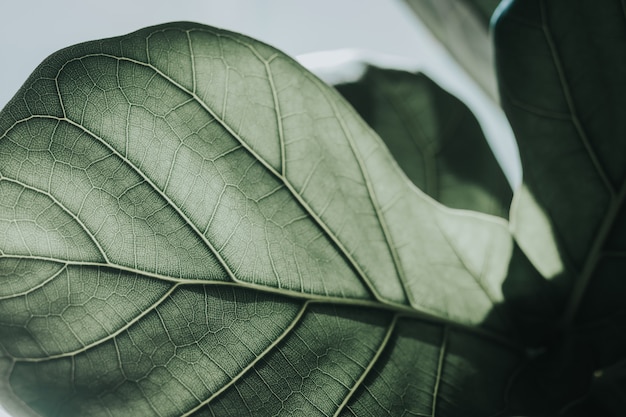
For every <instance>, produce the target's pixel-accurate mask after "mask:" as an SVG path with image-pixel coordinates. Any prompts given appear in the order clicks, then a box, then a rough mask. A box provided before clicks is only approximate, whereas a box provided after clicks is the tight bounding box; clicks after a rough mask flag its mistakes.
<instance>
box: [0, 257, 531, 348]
mask: <svg viewBox="0 0 626 417" xmlns="http://www.w3.org/2000/svg"><path fill="white" fill-rule="evenodd" d="M3 257H4V258H12V259H26V260H38V261H47V262H54V263H59V264H62V265H65V267H66V268H67V267H72V266H83V267H93V268H105V269H109V270H116V271H120V272H124V273H130V274H136V275H140V276H143V277H146V278H152V279H158V280H162V281H165V282H170V283H172V284H173V286H172V287H176V288H180V287H187V286H198V285H207V286H221V287H234V288H238V289H246V290H251V291H257V292H261V293H264V294H268V295H279V296H282V297H285V298H289V299H291V300H296V301H300V302H308V303H315V304H333V305H341V306H347V307H361V308H367V309H376V310H383V311H388V312H390V313H393V314H397V315H398V317H399V318H402V317H406V318H408V319H412V320H421V321H424V322H429V323H435V324H438V325H442V326H450V327H453V328H457V329H459V330H462V331H464V332H467V333H470V334H474V335H476V336H479V337H483V338H485V339H487V340H491V341H493V342H495V343H498V344H500V345H502V346H505V347H507V348H509V349H512V350H514V351H518V352H521V351H522V347H520V346H519V345H518V344H517V343H516V342H515V341H513V340H511V339H510V338H508V337H506V336H504V335H501V334H499V333H494V332H492V331H490V330H488V329H485V328H482V327H477V326H474V325H469V324H464V323H460V322H455V321H452V320H450V319H445V318H443V317H440V316H438V315H436V314H435V313H428V312H424V311H420V310H416V309H415V308H412V307H409V306H407V305H405V304H397V303H380V302H378V301H376V300H367V299H356V298H346V297H335V296H328V295H319V294H307V293H302V292H299V291H295V290H286V289H281V288H276V287H269V286H265V285H260V284H252V283H248V282H242V283H238V282H229V281H213V280H206V281H203V280H198V279H180V278H173V277H170V276H166V275H161V274H158V273H151V272H146V271H141V270H137V269H134V268H130V267H126V266H123V265H115V264H107V263H100V262H81V261H67V260H61V259H55V258H50V257H42V256H27V255H24V256H20V255H9V256H3ZM47 284H49V282H48V283H47ZM170 291H171V288H170V289H169V290H168V292H170ZM166 299H167V297H165V298H163V299H161V300H160V301H159V302H157V303H154V304H153V305H152V307H154V308H156V307H158V306H159V305H160V304H161V303H162V302H163V301H165V300H166ZM101 342H102V339H101V340H100V341H98V342H94V343H92V345H94V346H95V345H97V344H99V343H101Z"/></svg>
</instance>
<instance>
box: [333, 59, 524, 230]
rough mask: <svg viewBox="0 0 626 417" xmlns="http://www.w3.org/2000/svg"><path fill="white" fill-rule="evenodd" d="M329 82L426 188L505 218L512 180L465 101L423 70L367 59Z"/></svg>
mask: <svg viewBox="0 0 626 417" xmlns="http://www.w3.org/2000/svg"><path fill="white" fill-rule="evenodd" d="M363 65H365V64H363ZM335 88H337V90H338V91H339V92H340V93H341V94H342V95H343V96H344V97H345V98H346V99H347V100H348V101H349V102H350V104H352V105H353V106H354V108H355V110H356V111H357V112H358V113H359V115H360V116H361V117H363V119H364V120H365V121H366V122H367V123H368V124H369V125H370V126H372V128H373V129H374V130H375V131H376V133H378V135H379V136H380V137H381V138H382V139H383V140H384V141H385V144H386V145H387V147H388V148H389V151H390V152H391V154H392V155H393V157H394V158H395V160H396V161H397V162H398V164H399V165H400V167H402V169H403V170H404V172H405V173H406V175H407V176H408V177H409V178H410V179H411V181H413V183H415V184H416V185H417V186H418V187H419V188H420V189H421V190H423V191H424V192H425V193H426V194H428V195H429V196H431V197H433V198H434V199H436V200H437V201H439V202H441V203H443V204H444V205H447V206H448V207H453V208H462V209H468V210H475V211H480V212H483V213H488V214H493V215H497V216H500V217H503V218H508V215H509V206H510V204H511V197H512V191H511V187H510V186H509V184H508V182H507V180H506V177H505V176H504V173H503V172H502V169H501V168H500V165H499V164H498V161H497V160H496V158H495V157H494V155H493V152H492V151H491V149H490V148H489V144H488V143H487V139H486V138H485V135H484V133H483V131H482V129H481V127H480V125H479V124H478V121H477V120H476V117H474V115H473V114H472V112H471V111H470V109H469V108H468V107H467V106H466V105H465V104H463V102H461V101H460V100H459V99H457V98H456V97H454V96H453V95H451V94H450V93H448V92H446V91H445V90H443V89H442V88H441V87H439V86H438V85H437V84H436V83H435V82H434V81H432V80H431V79H430V78H428V77H427V76H426V75H425V74H422V73H416V74H415V73H410V72H408V71H402V70H394V69H384V68H377V67H374V66H371V65H368V66H367V70H366V71H364V73H363V75H362V76H361V77H360V78H359V79H355V80H352V81H350V82H346V81H344V82H342V83H341V84H337V85H335Z"/></svg>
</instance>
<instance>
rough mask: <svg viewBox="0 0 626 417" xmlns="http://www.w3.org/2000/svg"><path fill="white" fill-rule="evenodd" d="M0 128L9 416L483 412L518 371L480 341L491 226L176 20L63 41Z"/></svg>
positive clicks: (217, 37) (369, 135) (496, 313)
mask: <svg viewBox="0 0 626 417" xmlns="http://www.w3.org/2000/svg"><path fill="white" fill-rule="evenodd" d="M0 132H2V133H1V136H0V194H1V195H2V196H3V198H2V201H1V202H0V255H1V257H0V279H2V285H0V340H1V342H0V346H1V347H2V351H1V356H0V375H1V376H2V377H1V379H0V384H1V385H2V393H3V394H2V395H4V396H5V399H4V400H3V401H4V402H6V403H8V404H9V406H11V407H14V408H16V409H17V408H25V406H27V407H30V408H32V409H33V410H35V411H36V412H37V413H39V414H41V415H64V416H71V415H90V416H99V415H106V416H111V415H124V416H126V415H133V416H144V415H145V416H153V415H163V416H178V415H184V416H187V415H198V416H199V415H236V416H244V415H251V416H263V415H279V414H281V415H282V414H288V415H307V416H313V415H325V416H330V415H368V413H369V414H370V415H390V416H393V415H401V414H413V415H429V416H431V415H436V416H457V415H463V416H467V415H480V416H484V415H487V414H492V413H494V412H496V411H498V410H500V409H501V408H502V407H503V406H504V402H505V388H506V384H507V381H508V380H509V376H510V375H511V372H512V368H513V367H514V366H515V365H516V364H517V363H518V361H519V359H520V357H519V354H518V352H517V350H516V349H513V348H511V347H510V344H508V342H507V343H504V344H500V343H497V342H495V340H494V337H498V338H499V339H503V340H504V341H506V338H507V337H509V335H510V334H509V333H510V332H512V331H514V329H513V328H512V327H511V325H510V321H509V318H508V314H507V312H506V311H505V310H504V309H503V308H502V307H501V305H500V304H501V303H503V302H504V299H503V295H502V288H501V287H502V285H503V281H504V279H505V277H506V276H507V274H508V269H509V259H510V257H511V253H512V252H513V245H512V242H511V238H510V236H509V234H508V231H507V227H506V224H505V223H504V222H503V221H501V220H498V219H495V218H491V217H489V216H486V215H481V214H477V213H476V214H475V213H469V212H463V211H453V210H450V209H447V208H444V207H442V206H440V205H439V204H437V203H436V202H434V201H433V200H431V199H430V198H429V197H427V196H426V195H424V194H423V193H421V192H420V191H419V190H417V189H416V188H415V187H414V185H413V184H411V183H410V181H408V180H407V178H406V177H405V176H404V174H403V173H402V172H401V170H400V168H399V167H398V166H397V165H396V164H395V162H394V161H393V159H392V157H391V156H390V154H389V153H388V151H387V150H386V148H385V147H384V145H383V144H382V142H381V141H380V139H379V138H378V137H377V136H376V135H375V134H374V133H373V131H372V130H371V129H370V128H369V127H368V126H367V125H366V124H365V123H364V122H363V121H362V120H361V119H360V118H359V117H358V116H357V115H356V114H355V113H354V111H353V110H352V109H351V108H350V106H349V105H347V103H345V101H344V100H343V99H341V97H340V96H339V95H338V94H337V93H336V92H335V91H333V90H332V89H331V88H329V87H327V86H325V85H323V84H322V83H321V82H320V81H319V80H318V79H316V78H315V77H313V76H312V75H311V74H309V73H308V72H306V71H305V70H304V69H302V68H301V67H300V66H299V65H298V64H296V63H295V62H294V61H292V60H291V59H289V58H287V57H286V56H284V55H283V54H281V53H280V52H278V51H276V50H274V49H273V48H270V47H268V46H266V45H263V44H261V43H259V42H256V41H253V40H251V39H249V38H246V37H243V36H241V35H236V34H232V33H228V32H224V31H219V30H216V29H212V28H208V27H204V26H199V25H194V24H186V23H180V24H171V25H166V26H160V27H154V28H148V29H144V30H142V31H139V32H136V33H133V34H130V35H127V36H124V37H119V38H114V39H109V40H104V41H97V42H91V43H87V44H83V45H79V46H76V47H72V48H69V49H66V50H63V51H61V52H59V53H57V54H55V55H53V56H52V57H51V58H49V59H48V60H46V61H45V62H44V63H43V64H42V65H41V66H40V67H39V68H38V69H37V70H36V72H35V73H34V74H33V75H32V76H31V78H30V79H29V80H28V81H27V83H26V84H25V86H24V87H23V88H22V89H21V90H20V92H18V94H17V96H16V97H15V98H14V99H13V100H12V101H11V102H10V103H9V105H8V106H7V107H6V108H5V109H4V110H3V112H2V115H1V117H0ZM457 323H458V324H457ZM467 325H476V326H478V325H482V326H483V328H482V329H478V328H474V327H466V326H467ZM484 329H488V330H484ZM488 331H489V332H497V333H499V334H500V336H490V334H491V333H488Z"/></svg>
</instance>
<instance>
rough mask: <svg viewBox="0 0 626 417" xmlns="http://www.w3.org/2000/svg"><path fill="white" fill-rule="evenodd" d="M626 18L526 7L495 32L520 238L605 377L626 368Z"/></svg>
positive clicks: (582, 4) (614, 1) (560, 5)
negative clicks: (518, 178)
mask: <svg viewBox="0 0 626 417" xmlns="http://www.w3.org/2000/svg"><path fill="white" fill-rule="evenodd" d="M625 7H626V6H625V5H624V2H623V1H618V0H611V1H606V2H602V4H601V5H600V4H598V3H593V2H589V1H582V0H576V1H571V0H567V1H566V0H553V1H544V0H532V1H530V0H523V1H522V0H518V1H514V2H512V4H511V5H510V6H509V7H508V9H506V10H504V11H503V13H502V15H501V16H500V17H499V19H498V22H497V24H496V26H495V37H496V56H497V66H498V77H499V82H500V91H501V95H502V103H503V106H504V108H505V110H506V112H507V115H508V117H509V119H510V121H511V124H512V126H513V129H514V131H515V133H516V136H517V139H518V142H519V149H520V154H521V158H522V164H523V167H524V189H523V191H522V192H521V193H520V194H519V195H518V196H516V198H515V199H514V200H515V202H514V207H513V209H512V219H511V222H512V228H513V230H514V233H515V237H516V240H517V241H518V242H519V244H520V245H521V246H522V248H523V249H524V250H525V252H526V253H527V254H528V255H529V257H530V259H531V261H532V262H533V263H534V264H535V265H536V266H537V267H538V268H539V269H540V270H541V271H542V272H543V274H544V275H545V276H546V277H547V278H549V279H550V280H551V281H552V282H554V283H555V285H556V287H558V288H559V291H560V292H561V293H562V294H564V295H565V296H567V297H568V298H569V301H568V303H567V306H566V307H565V309H564V312H563V314H562V323H561V325H562V328H563V330H564V331H565V332H568V333H574V334H576V338H577V343H579V344H580V345H582V346H583V347H584V348H586V349H588V351H589V353H590V356H591V358H592V360H593V366H594V367H595V368H596V370H597V371H598V372H600V373H601V372H602V369H605V368H608V369H610V368H611V367H612V366H613V365H614V364H616V363H621V362H622V361H623V360H624V359H626V354H625V353H624V352H626V339H625V338H624V337H623V336H622V335H623V334H624V332H625V331H626V327H625V324H624V323H626V322H625V321H624V316H625V314H626V309H625V307H624V301H623V299H624V294H626V285H625V284H624V279H623V278H624V272H625V271H626V240H625V239H624V236H625V234H626V210H625V208H624V198H625V196H626V140H625V139H626V119H625V118H624V114H623V113H624V109H626V82H625V81H624V80H625V79H626V78H624V74H625V71H626V48H625V47H624V46H625V45H626V22H625V19H624V18H625V10H626V8H625ZM622 382H623V381H622ZM622 382H619V381H618V382H617V383H622ZM595 383H596V382H594V384H595ZM594 390H595V391H597V389H595V388H592V393H593V392H595V391H594ZM599 412H600V411H599ZM598 415H600V414H598Z"/></svg>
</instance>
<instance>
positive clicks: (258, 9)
mask: <svg viewBox="0 0 626 417" xmlns="http://www.w3.org/2000/svg"><path fill="white" fill-rule="evenodd" d="M1 10H2V13H1V14H0V108H1V107H4V105H5V104H6V103H7V102H8V101H9V99H10V98H11V97H12V96H13V95H14V94H15V92H16V91H17V90H18V88H19V87H20V86H21V84H22V83H23V82H24V81H25V80H26V78H27V77H28V75H29V74H30V73H31V72H32V70H33V69H34V68H35V67H36V66H37V65H38V64H39V63H40V62H41V61H42V60H43V59H44V58H45V57H46V56H48V55H49V54H51V53H53V52H55V51H56V50H58V49H60V48H63V47H65V46H68V45H71V44H75V43H79V42H83V41H87V40H92V39H99V38H104V37H110V36H117V35H121V34H124V33H128V32H132V31H134V30H137V29H139V28H141V27H145V26H150V25H155V24H159V23H164V22H168V21H177V20H191V21H196V22H199V23H204V24H208V25H212V26H217V27H221V28H225V29H229V30H232V31H237V32H242V33H245V34H247V35H250V36H252V37H255V38H257V39H260V40H262V41H265V42H267V43H269V44H271V45H273V46H276V47H278V48H279V49H282V50H283V51H284V52H286V53H288V54H290V55H292V56H294V55H299V54H303V53H308V52H313V51H320V50H330V49H338V48H356V49H365V50H368V51H378V52H382V53H385V54H387V55H394V56H399V57H403V60H400V61H401V62H405V63H409V64H410V65H417V66H424V67H425V69H426V70H429V72H430V73H431V74H432V75H434V76H435V78H437V79H438V80H439V81H440V82H442V83H443V84H444V85H445V86H447V87H448V88H449V89H452V90H457V92H458V93H459V94H460V95H461V96H463V97H464V98H465V99H466V101H468V102H472V101H473V102H474V103H475V105H476V106H478V110H479V113H480V114H478V116H479V120H481V123H482V124H483V126H484V127H485V128H486V129H487V130H488V131H490V132H488V134H490V135H491V136H492V137H497V138H498V141H497V145H496V146H498V147H499V148H501V151H499V152H500V153H501V154H502V155H503V158H504V159H506V160H507V164H508V166H511V167H513V168H512V169H511V170H510V177H511V178H512V180H513V182H514V183H518V182H519V169H518V168H516V167H517V161H516V159H515V158H516V157H515V156H514V152H513V151H512V149H513V148H512V145H511V134H510V132H509V131H508V130H507V129H506V126H504V125H503V123H502V119H501V118H498V117H495V118H494V117H493V106H492V104H490V103H489V102H488V100H486V98H485V97H484V96H483V95H481V93H480V91H478V89H477V88H476V87H474V86H473V85H472V83H471V82H470V81H469V79H468V78H467V76H465V75H464V74H462V73H460V70H459V69H458V67H457V66H455V65H454V64H453V63H451V61H450V58H449V57H448V56H447V55H446V54H445V52H443V50H442V49H441V47H440V46H439V45H438V44H437V42H435V41H434V40H433V38H432V37H431V36H430V34H429V33H428V32H427V31H426V30H425V29H424V27H423V26H422V25H421V24H419V22H418V21H417V20H416V19H415V17H414V15H413V14H412V12H411V11H410V10H409V9H408V8H407V7H406V6H405V5H404V4H403V3H402V2H401V1H400V0H315V1H311V0H306V1H305V0H264V1H260V0H258V1H254V0H220V1H217V0H174V1H171V0H170V1H162V0H160V1H157V0H150V1H148V0H141V1H134V0H102V1H97V2H96V1H87V0H56V1H44V0H42V1H33V0H15V1H12V0H3V3H2V7H1ZM319 64H320V65H322V66H323V65H326V64H325V63H323V62H322V63H319ZM470 104H471V103H470ZM7 416H8V415H7V414H6V413H4V412H3V411H2V409H1V406H0V417H7Z"/></svg>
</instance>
